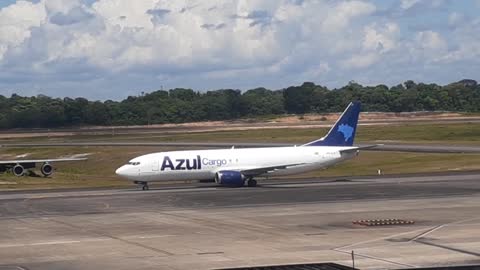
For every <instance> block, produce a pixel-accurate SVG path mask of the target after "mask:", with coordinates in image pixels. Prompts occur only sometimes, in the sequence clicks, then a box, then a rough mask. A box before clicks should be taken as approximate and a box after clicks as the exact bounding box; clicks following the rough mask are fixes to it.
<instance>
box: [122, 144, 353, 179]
mask: <svg viewBox="0 0 480 270" xmlns="http://www.w3.org/2000/svg"><path fill="white" fill-rule="evenodd" d="M354 148H355V147H334V146H307V147H303V146H299V147H269V148H243V149H233V148H232V149H220V150H191V151H172V152H160V153H152V154H147V155H143V156H140V157H137V158H134V159H132V160H131V161H130V162H129V163H128V164H126V165H123V166H122V167H120V168H119V169H118V170H117V171H116V173H117V174H118V175H120V176H123V177H125V178H127V179H129V180H133V181H141V182H152V181H168V180H213V179H214V177H215V174H216V173H217V172H219V171H226V170H234V171H244V170H251V169H256V168H267V167H277V166H286V168H283V169H278V170H276V169H274V170H271V171H268V172H266V173H263V174H261V175H259V176H270V175H272V176H278V175H291V174H299V173H303V172H307V171H312V170H317V169H322V168H326V167H329V166H332V165H334V164H336V163H338V162H341V161H343V160H346V159H350V158H352V157H354V156H355V152H351V151H349V152H341V151H342V150H348V149H354ZM287 165H288V166H287Z"/></svg>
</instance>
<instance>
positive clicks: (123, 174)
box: [115, 166, 128, 177]
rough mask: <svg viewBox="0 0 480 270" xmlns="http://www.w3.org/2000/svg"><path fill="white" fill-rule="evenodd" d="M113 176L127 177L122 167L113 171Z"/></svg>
mask: <svg viewBox="0 0 480 270" xmlns="http://www.w3.org/2000/svg"><path fill="white" fill-rule="evenodd" d="M115 174H117V175H118V176H122V177H127V175H128V174H127V170H126V168H125V166H122V167H120V168H118V169H117V170H116V171H115Z"/></svg>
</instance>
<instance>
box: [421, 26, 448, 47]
mask: <svg viewBox="0 0 480 270" xmlns="http://www.w3.org/2000/svg"><path fill="white" fill-rule="evenodd" d="M416 41H417V43H418V46H419V47H420V48H422V49H424V50H430V51H432V50H433V51H445V50H446V49H447V42H446V41H445V40H444V39H443V38H442V37H441V35H440V34H439V33H437V32H434V31H422V32H418V33H417V35H416Z"/></svg>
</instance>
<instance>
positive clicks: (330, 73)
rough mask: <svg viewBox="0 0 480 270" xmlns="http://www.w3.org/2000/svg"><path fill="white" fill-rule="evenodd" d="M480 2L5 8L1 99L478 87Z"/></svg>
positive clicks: (111, 0)
mask: <svg viewBox="0 0 480 270" xmlns="http://www.w3.org/2000/svg"><path fill="white" fill-rule="evenodd" d="M479 12H480V1H478V0H465V1H455V0H401V1H397V0H372V1H367V0H364V1H361V0H355V1H341V0H338V1H332V0H269V1H266V0H264V1H260V0H236V1H223V0H210V1H206V0H205V1H198V0H182V1H170V0H135V1H129V0H37V1H12V0H4V1H0V94H2V95H7V96H8V95H11V94H12V93H18V94H22V95H38V94H47V95H51V96H58V97H65V96H71V97H77V96H85V97H88V98H92V99H102V100H104V99H122V98H125V97H126V96H128V95H137V94H139V93H141V92H149V91H153V90H157V89H161V88H163V89H168V88H174V87H188V88H193V89H195V90H199V91H205V90H213V89H220V88H234V89H242V90H246V89H250V88H254V87H260V86H263V87H267V88H271V89H280V88H283V87H287V86H290V85H298V84H301V83H302V82H304V81H313V82H315V83H317V84H321V85H326V86H328V87H330V88H333V87H340V86H343V85H345V84H347V83H348V82H349V81H351V80H355V81H357V82H359V83H361V84H365V85H375V84H380V83H384V84H387V85H396V84H398V83H402V82H404V81H406V80H409V79H413V80H415V81H422V82H434V83H438V84H447V83H449V82H454V81H457V80H460V79H463V78H471V79H479V78H477V77H476V76H478V71H479V70H480V57H479V56H480V16H478V14H479Z"/></svg>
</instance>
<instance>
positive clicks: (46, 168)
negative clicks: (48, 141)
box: [40, 163, 53, 177]
mask: <svg viewBox="0 0 480 270" xmlns="http://www.w3.org/2000/svg"><path fill="white" fill-rule="evenodd" d="M40 171H41V172H42V174H43V176H45V177H47V176H50V175H52V174H53V166H52V165H50V164H49V163H43V165H42V167H41V168H40Z"/></svg>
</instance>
